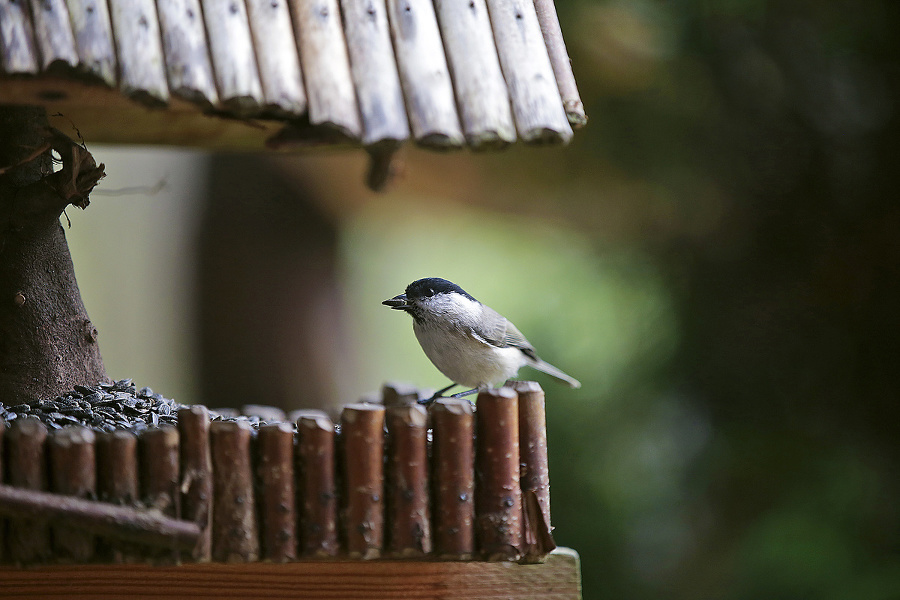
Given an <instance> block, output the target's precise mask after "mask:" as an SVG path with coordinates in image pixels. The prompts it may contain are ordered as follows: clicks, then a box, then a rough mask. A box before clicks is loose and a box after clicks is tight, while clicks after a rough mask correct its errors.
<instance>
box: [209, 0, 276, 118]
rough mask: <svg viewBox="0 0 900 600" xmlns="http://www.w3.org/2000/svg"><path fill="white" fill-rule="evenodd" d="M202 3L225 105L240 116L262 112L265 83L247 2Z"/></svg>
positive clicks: (210, 47) (213, 0) (222, 99)
mask: <svg viewBox="0 0 900 600" xmlns="http://www.w3.org/2000/svg"><path fill="white" fill-rule="evenodd" d="M202 5H203V18H204V20H205V21H206V31H207V33H208V34H209V49H210V52H211V53H212V63H213V67H214V69H215V73H216V84H217V85H218V86H219V98H220V99H221V101H222V105H223V106H224V107H225V108H226V109H228V110H229V111H231V112H233V113H234V114H236V115H238V116H243V117H246V116H252V115H255V114H257V113H259V111H260V109H261V108H262V105H263V92H262V84H261V83H260V81H259V71H258V70H257V68H256V55H255V54H254V52H253V40H252V39H251V37H250V23H249V21H248V20H247V9H246V7H245V6H244V3H243V2H238V1H236V0H231V1H229V2H223V1H222V0H202Z"/></svg>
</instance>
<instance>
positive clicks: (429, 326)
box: [382, 277, 581, 404]
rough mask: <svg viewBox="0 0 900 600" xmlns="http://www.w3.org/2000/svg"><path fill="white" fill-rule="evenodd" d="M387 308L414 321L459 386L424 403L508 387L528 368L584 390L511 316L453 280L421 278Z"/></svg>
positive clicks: (432, 355)
mask: <svg viewBox="0 0 900 600" xmlns="http://www.w3.org/2000/svg"><path fill="white" fill-rule="evenodd" d="M382 304H384V305H386V306H389V307H390V308H392V309H393V310H402V311H404V312H406V313H407V314H408V315H409V316H411V317H412V319H413V332H414V333H415V334H416V339H417V340H418V341H419V345H420V346H422V350H423V351H424V352H425V355H426V356H427V357H428V358H429V359H430V360H431V362H432V363H433V364H434V366H435V367H437V369H438V370H439V371H440V372H441V373H443V374H444V375H445V376H446V377H447V378H448V379H450V381H452V382H453V383H451V384H450V385H448V386H447V387H445V388H443V389H440V390H438V391H437V392H435V394H434V395H433V396H431V398H428V399H423V400H420V403H421V404H430V403H431V402H433V401H434V400H436V399H437V398H440V397H442V395H443V394H444V393H445V392H447V391H448V390H450V389H452V388H454V387H456V386H457V385H462V386H465V387H469V388H472V389H470V390H468V391H464V392H458V393H456V394H453V395H452V397H455V398H459V397H463V396H467V395H470V394H473V393H475V392H477V391H479V390H482V389H486V388H489V387H491V386H492V385H497V384H502V382H504V381H506V380H507V379H510V378H511V377H514V376H515V375H516V374H517V373H518V372H519V369H521V368H522V367H523V366H526V365H528V366H530V367H532V368H534V369H537V370H538V371H542V372H544V373H547V374H548V375H552V376H553V377H555V378H557V379H559V380H561V381H564V382H565V383H568V384H569V385H570V386H571V387H572V388H580V387H581V383H580V382H579V381H578V380H577V379H575V378H574V377H571V376H569V375H567V374H566V373H564V372H563V371H561V370H560V369H558V368H556V367H554V366H553V365H551V364H550V363H548V362H546V361H544V360H542V359H541V358H540V357H539V356H538V355H537V352H535V349H534V346H532V345H531V343H530V342H529V341H528V340H527V339H525V336H524V335H522V333H521V332H520V331H519V330H518V329H517V328H516V326H515V325H513V324H512V322H510V321H509V320H508V319H507V318H506V317H504V316H503V315H501V314H500V313H498V312H497V311H495V310H494V309H492V308H491V307H489V306H487V305H485V304H482V303H481V302H479V301H478V300H476V299H475V298H474V297H473V296H472V295H471V294H469V293H468V292H466V291H465V290H463V289H462V288H461V287H459V286H458V285H456V284H455V283H453V282H452V281H447V280H446V279H441V278H440V277H426V278H424V279H417V280H416V281H413V282H412V283H410V284H409V285H408V286H406V291H405V292H404V293H402V294H398V295H397V296H394V297H393V298H389V299H388V300H385V301H383V302H382Z"/></svg>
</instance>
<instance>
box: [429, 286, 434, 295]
mask: <svg viewBox="0 0 900 600" xmlns="http://www.w3.org/2000/svg"><path fill="white" fill-rule="evenodd" d="M428 296H429V297H430V296H434V290H433V289H431V288H428Z"/></svg>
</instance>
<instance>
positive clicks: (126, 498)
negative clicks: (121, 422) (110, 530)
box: [97, 430, 140, 563]
mask: <svg viewBox="0 0 900 600" xmlns="http://www.w3.org/2000/svg"><path fill="white" fill-rule="evenodd" d="M138 481H139V479H138V457H137V437H136V436H135V435H134V434H133V433H131V432H130V431H124V430H117V431H111V432H108V433H101V434H100V435H98V436H97V497H98V498H99V499H100V500H101V501H102V502H109V503H111V504H118V505H121V506H133V505H134V504H135V503H136V502H137V500H138V494H139V491H138V490H139V485H138ZM104 546H105V547H106V548H105V549H106V550H108V552H105V554H106V558H108V559H109V560H110V561H111V562H114V563H122V562H132V561H134V560H136V559H137V557H138V556H139V552H140V551H139V550H138V549H137V548H136V547H135V546H133V545H123V544H115V543H113V544H109V545H108V546H107V544H104Z"/></svg>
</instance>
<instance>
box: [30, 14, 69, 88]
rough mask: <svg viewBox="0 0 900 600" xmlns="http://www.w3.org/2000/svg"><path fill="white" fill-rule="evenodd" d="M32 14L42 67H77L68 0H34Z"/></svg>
mask: <svg viewBox="0 0 900 600" xmlns="http://www.w3.org/2000/svg"><path fill="white" fill-rule="evenodd" d="M31 14H32V17H33V23H34V37H35V41H36V42H37V43H36V46H37V49H38V52H39V54H40V56H41V70H42V71H46V70H48V69H50V68H60V67H62V68H67V67H68V68H71V67H75V66H76V65H77V64H78V52H76V50H75V37H74V36H73V35H72V27H71V25H70V23H69V9H68V8H67V7H66V2H65V0H31Z"/></svg>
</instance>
